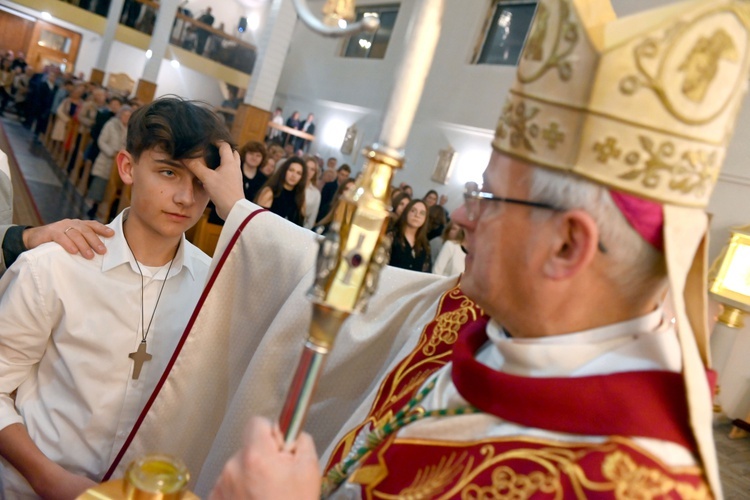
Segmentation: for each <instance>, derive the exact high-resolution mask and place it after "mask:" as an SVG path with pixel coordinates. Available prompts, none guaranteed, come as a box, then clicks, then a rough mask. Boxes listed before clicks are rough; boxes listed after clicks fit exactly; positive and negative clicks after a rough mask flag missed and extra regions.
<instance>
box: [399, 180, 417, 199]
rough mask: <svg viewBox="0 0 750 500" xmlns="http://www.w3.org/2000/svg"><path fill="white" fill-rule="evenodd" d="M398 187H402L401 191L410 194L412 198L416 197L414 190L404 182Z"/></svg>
mask: <svg viewBox="0 0 750 500" xmlns="http://www.w3.org/2000/svg"><path fill="white" fill-rule="evenodd" d="M398 187H400V188H401V191H403V192H404V193H406V194H408V195H409V196H410V197H411V198H413V197H414V190H413V189H412V188H411V186H410V185H408V184H407V183H405V182H402V183H401V184H399V186H398Z"/></svg>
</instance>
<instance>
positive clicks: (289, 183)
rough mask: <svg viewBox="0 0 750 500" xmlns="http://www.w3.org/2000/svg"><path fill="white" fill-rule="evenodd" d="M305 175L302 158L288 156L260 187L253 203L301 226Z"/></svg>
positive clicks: (303, 213)
mask: <svg viewBox="0 0 750 500" xmlns="http://www.w3.org/2000/svg"><path fill="white" fill-rule="evenodd" d="M306 175H307V174H306V167H305V162H304V161H303V160H302V158H300V157H298V156H292V157H291V158H288V159H287V160H286V161H285V162H284V164H283V165H282V166H281V167H279V169H278V170H277V171H276V172H274V174H273V175H272V176H271V178H270V179H268V181H267V182H266V184H265V185H264V186H263V188H261V190H260V192H259V193H258V196H257V197H256V199H255V203H257V204H258V205H260V206H261V207H264V208H267V209H268V210H270V211H271V212H273V213H275V214H276V215H278V216H279V217H282V218H284V219H287V220H288V221H290V222H293V223H295V224H297V225H298V226H302V225H303V224H304V222H305V185H306V182H305V178H306Z"/></svg>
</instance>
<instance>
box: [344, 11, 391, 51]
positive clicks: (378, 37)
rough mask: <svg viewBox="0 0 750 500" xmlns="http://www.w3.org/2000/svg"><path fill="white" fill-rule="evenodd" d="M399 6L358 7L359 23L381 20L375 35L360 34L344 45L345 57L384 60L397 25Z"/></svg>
mask: <svg viewBox="0 0 750 500" xmlns="http://www.w3.org/2000/svg"><path fill="white" fill-rule="evenodd" d="M397 15H398V5H368V6H365V7H357V21H360V20H362V19H363V18H365V17H370V16H374V17H377V18H379V19H380V27H379V28H378V29H377V31H375V33H359V34H357V35H354V36H352V37H350V38H349V39H348V40H347V41H346V43H345V45H344V54H343V55H344V57H362V58H365V59H383V57H385V51H386V49H387V48H388V42H389V41H390V40H391V33H392V32H393V25H395V24H396V16H397Z"/></svg>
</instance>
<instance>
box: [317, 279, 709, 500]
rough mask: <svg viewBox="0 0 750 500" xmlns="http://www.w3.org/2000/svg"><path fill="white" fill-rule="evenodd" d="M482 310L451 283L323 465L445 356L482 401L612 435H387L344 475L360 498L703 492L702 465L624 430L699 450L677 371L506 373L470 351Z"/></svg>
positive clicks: (459, 380)
mask: <svg viewBox="0 0 750 500" xmlns="http://www.w3.org/2000/svg"><path fill="white" fill-rule="evenodd" d="M488 320H489V318H488V317H487V316H486V315H484V313H483V312H482V311H481V309H480V308H479V307H478V306H476V304H474V303H473V302H472V301H471V300H470V299H469V298H468V297H466V296H465V295H463V294H462V293H461V291H460V290H459V289H458V288H457V287H456V288H454V289H452V290H450V291H449V292H447V293H446V294H445V295H444V296H443V297H442V299H441V301H440V304H439V306H438V311H437V315H436V317H435V319H434V320H433V321H432V322H431V323H430V324H428V325H427V326H426V327H425V328H424V330H423V331H422V334H421V336H420V339H419V342H418V344H417V346H416V347H415V349H414V350H413V351H412V352H411V354H409V356H407V357H406V358H405V359H404V360H403V361H402V362H401V363H399V364H398V365H397V366H396V368H395V369H394V370H393V371H392V372H391V373H389V374H388V376H387V377H386V379H385V380H384V381H383V383H382V384H381V387H380V390H379V392H378V394H377V396H376V398H375V401H374V402H373V405H372V407H371V409H370V413H369V415H368V418H367V419H366V420H365V422H363V423H362V424H360V425H359V426H357V427H356V428H355V429H353V430H352V431H351V432H350V433H349V434H347V435H346V436H345V437H344V438H343V439H342V440H341V441H340V442H339V444H338V445H337V447H336V449H335V450H334V452H333V453H332V455H331V458H330V461H329V464H328V466H327V468H326V471H328V469H330V468H331V467H332V466H333V465H335V464H336V463H338V462H339V461H340V460H341V459H342V458H343V457H345V456H346V454H347V453H348V452H349V450H350V448H351V446H352V444H353V441H354V439H355V437H356V436H357V434H358V433H359V431H360V430H361V429H362V427H363V426H364V425H366V424H367V423H370V424H371V425H372V426H373V427H376V426H378V425H381V424H382V423H383V422H384V421H386V420H388V419H389V418H390V417H391V416H392V415H393V414H394V413H395V412H397V411H398V410H400V409H401V408H402V407H403V406H404V405H405V404H406V403H407V402H408V401H409V400H410V399H411V398H412V397H413V396H414V395H415V394H416V392H417V391H418V390H419V388H420V387H421V385H422V384H423V383H424V382H425V380H427V379H428V378H429V377H430V376H431V375H433V374H434V373H435V372H437V371H438V370H439V369H440V368H441V367H442V366H444V365H445V364H446V363H447V362H448V361H452V362H453V364H454V367H453V370H452V376H453V381H454V384H455V385H456V388H457V389H458V390H459V392H460V393H461V395H462V396H463V397H464V398H465V399H466V400H467V401H469V402H470V403H471V404H472V405H474V406H476V407H478V408H480V409H481V410H483V411H484V412H487V413H491V414H493V415H496V416H498V417H500V418H502V419H504V420H508V421H511V422H515V423H518V424H521V425H524V426H527V427H535V428H540V429H546V430H549V431H556V432H562V433H569V434H581V435H585V436H612V437H611V438H610V439H609V440H607V441H606V442H604V443H569V442H568V443H566V442H558V441H551V440H540V439H534V438H527V437H515V436H514V437H510V438H507V437H506V438H488V439H482V440H478V441H474V442H456V441H443V440H439V439H435V440H425V439H418V440H415V439H397V438H396V437H395V435H392V436H390V437H389V438H388V439H386V440H385V442H384V443H382V444H381V445H380V446H379V447H378V448H376V449H375V450H373V451H372V452H370V453H369V454H368V455H366V456H365V457H364V459H363V460H362V462H361V466H360V467H359V469H358V470H356V471H355V472H354V473H353V474H352V475H351V477H350V481H352V482H354V483H359V484H361V485H362V493H363V497H365V498H372V497H380V496H391V495H396V496H399V495H406V496H409V495H414V496H417V497H420V496H423V497H444V498H449V497H453V496H456V497H457V496H465V495H467V496H468V497H470V498H474V497H475V496H485V497H494V496H504V495H505V494H512V496H513V495H515V494H519V495H520V496H521V497H522V498H523V497H527V496H535V497H537V496H538V497H539V498H546V497H549V498H555V497H557V496H559V495H561V494H562V495H563V496H565V497H566V498H567V497H568V496H578V497H579V498H582V497H586V498H588V497H591V496H603V497H619V496H622V495H626V496H627V495H628V494H630V493H636V492H637V494H647V493H654V494H656V496H659V495H663V496H664V497H665V498H672V497H675V498H681V497H683V496H687V497H693V496H698V497H702V498H704V497H707V496H708V495H709V494H708V491H709V490H708V488H707V486H706V484H705V483H704V479H703V476H702V472H701V470H700V469H699V468H697V467H693V468H686V469H682V470H675V469H674V468H670V467H668V466H666V465H664V464H662V463H661V462H660V461H659V460H658V459H657V458H655V457H653V456H651V455H650V454H649V453H648V452H646V451H644V450H642V449H640V448H639V447H638V446H637V445H635V444H634V443H633V442H632V440H630V439H629V438H628V437H621V436H638V437H651V438H656V439H661V440H665V441H672V442H675V443H677V444H680V445H682V446H684V447H686V448H688V449H690V450H692V451H695V443H694V439H693V436H692V433H691V432H690V428H689V425H688V421H687V409H686V408H687V406H686V401H685V389H684V385H683V384H682V377H681V376H680V374H674V373H669V372H664V371H648V372H625V373H615V374H608V375H597V376H589V377H575V378H530V377H521V376H514V375H508V374H505V373H502V372H498V371H496V370H493V369H491V368H489V367H486V366H484V365H482V364H481V363H478V362H477V361H476V360H475V358H474V353H475V352H476V351H477V349H479V347H481V346H482V345H483V344H484V343H485V342H486V341H487V336H486V333H485V329H486V325H487V322H488ZM603 401H606V402H607V403H606V405H605V404H602V402H603ZM448 418H452V417H448Z"/></svg>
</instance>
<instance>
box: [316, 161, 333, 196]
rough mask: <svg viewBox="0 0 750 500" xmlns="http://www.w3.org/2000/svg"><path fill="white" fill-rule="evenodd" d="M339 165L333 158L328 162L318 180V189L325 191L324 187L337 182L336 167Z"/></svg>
mask: <svg viewBox="0 0 750 500" xmlns="http://www.w3.org/2000/svg"><path fill="white" fill-rule="evenodd" d="M337 164H338V160H337V159H336V158H334V157H333V156H331V157H330V158H328V160H326V168H325V170H323V172H322V173H321V174H320V178H319V179H318V189H320V190H321V191H322V190H323V186H325V185H326V184H328V183H329V182H331V181H334V180H336V165H337Z"/></svg>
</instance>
